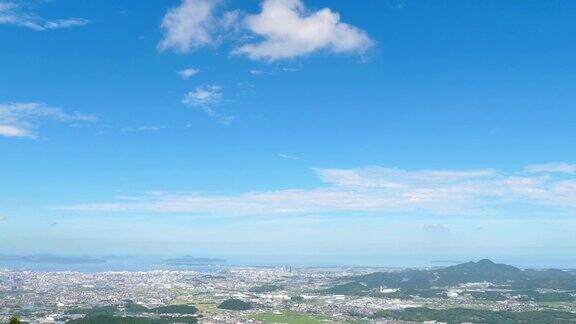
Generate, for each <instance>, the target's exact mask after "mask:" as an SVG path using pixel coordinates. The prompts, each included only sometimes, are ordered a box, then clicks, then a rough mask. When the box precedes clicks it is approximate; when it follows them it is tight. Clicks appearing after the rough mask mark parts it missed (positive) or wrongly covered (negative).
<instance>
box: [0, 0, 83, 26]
mask: <svg viewBox="0 0 576 324" xmlns="http://www.w3.org/2000/svg"><path fill="white" fill-rule="evenodd" d="M89 23H90V21H89V20H88V19H84V18H68V19H52V20H51V19H45V18H42V17H40V16H38V15H36V14H34V13H31V12H26V11H25V10H24V9H23V8H22V6H21V5H20V4H18V3H16V2H1V3H0V25H13V26H19V27H25V28H28V29H32V30H35V31H47V30H55V29H64V28H72V27H80V26H84V25H87V24H89Z"/></svg>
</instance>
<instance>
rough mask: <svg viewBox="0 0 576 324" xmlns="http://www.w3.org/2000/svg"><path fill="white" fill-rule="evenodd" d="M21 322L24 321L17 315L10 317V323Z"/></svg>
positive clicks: (16, 323)
mask: <svg viewBox="0 0 576 324" xmlns="http://www.w3.org/2000/svg"><path fill="white" fill-rule="evenodd" d="M20 323H22V322H20V320H19V319H18V317H16V316H12V317H10V321H8V324H20Z"/></svg>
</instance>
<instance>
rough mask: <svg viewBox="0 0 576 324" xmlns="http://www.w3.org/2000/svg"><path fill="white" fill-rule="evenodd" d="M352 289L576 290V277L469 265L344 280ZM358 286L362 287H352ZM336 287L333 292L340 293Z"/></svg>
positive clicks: (485, 262) (486, 264)
mask: <svg viewBox="0 0 576 324" xmlns="http://www.w3.org/2000/svg"><path fill="white" fill-rule="evenodd" d="M343 281H346V284H347V285H348V286H349V287H354V289H355V290H358V289H359V287H360V285H362V286H364V287H365V288H366V290H372V289H376V288H379V287H386V288H407V289H427V288H431V287H446V286H455V285H458V284H463V283H470V282H489V283H493V284H500V285H506V286H510V287H512V288H514V289H524V288H525V289H536V288H551V289H566V290H575V289H576V276H575V275H573V274H572V273H569V272H566V271H562V270H521V269H518V268H516V267H513V266H511V265H506V264H501V263H494V262H492V261H490V260H486V259H485V260H480V261H478V262H467V263H463V264H458V265H454V266H450V267H446V268H441V269H431V270H406V271H398V272H375V273H370V274H366V275H360V276H354V277H347V278H344V279H343ZM350 283H358V284H360V285H350ZM338 287H341V286H337V287H334V288H333V289H337V288H338Z"/></svg>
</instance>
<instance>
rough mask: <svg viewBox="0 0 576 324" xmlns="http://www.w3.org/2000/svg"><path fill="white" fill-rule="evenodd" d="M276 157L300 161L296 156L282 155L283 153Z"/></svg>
mask: <svg viewBox="0 0 576 324" xmlns="http://www.w3.org/2000/svg"><path fill="white" fill-rule="evenodd" d="M278 157H279V158H283V159H287V160H300V157H298V156H294V155H288V154H283V153H280V154H278Z"/></svg>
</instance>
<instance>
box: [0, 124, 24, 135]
mask: <svg viewBox="0 0 576 324" xmlns="http://www.w3.org/2000/svg"><path fill="white" fill-rule="evenodd" d="M0 136H4V137H28V136H30V132H29V131H28V130H27V129H24V128H22V127H18V126H10V125H0Z"/></svg>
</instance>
